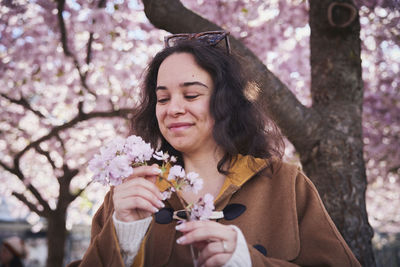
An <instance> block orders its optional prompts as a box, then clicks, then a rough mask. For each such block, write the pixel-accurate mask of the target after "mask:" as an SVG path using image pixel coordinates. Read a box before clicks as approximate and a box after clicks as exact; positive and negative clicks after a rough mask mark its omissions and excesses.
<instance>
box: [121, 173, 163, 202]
mask: <svg viewBox="0 0 400 267" xmlns="http://www.w3.org/2000/svg"><path fill="white" fill-rule="evenodd" d="M136 187H140V188H144V189H146V190H149V191H150V192H152V193H153V194H154V195H155V196H156V197H157V198H158V199H159V200H162V198H163V196H162V194H161V192H160V190H159V189H158V187H157V186H156V185H155V184H154V183H152V182H150V181H147V180H146V179H144V178H136V179H133V180H130V181H127V182H125V183H122V184H120V185H118V186H116V187H115V188H114V194H118V195H121V196H129V195H130V192H131V191H132V190H133V188H136Z"/></svg>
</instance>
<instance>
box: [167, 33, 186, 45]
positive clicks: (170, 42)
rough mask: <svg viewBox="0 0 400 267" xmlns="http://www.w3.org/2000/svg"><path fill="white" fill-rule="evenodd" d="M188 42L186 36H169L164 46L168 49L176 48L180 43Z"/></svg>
mask: <svg viewBox="0 0 400 267" xmlns="http://www.w3.org/2000/svg"><path fill="white" fill-rule="evenodd" d="M186 40H188V37H187V36H171V37H170V38H168V40H167V43H166V45H167V46H168V47H172V46H176V45H178V44H179V43H180V42H182V41H186Z"/></svg>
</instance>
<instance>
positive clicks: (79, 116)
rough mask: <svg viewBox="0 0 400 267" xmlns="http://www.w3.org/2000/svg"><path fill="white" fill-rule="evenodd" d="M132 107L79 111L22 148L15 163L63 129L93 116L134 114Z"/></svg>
mask: <svg viewBox="0 0 400 267" xmlns="http://www.w3.org/2000/svg"><path fill="white" fill-rule="evenodd" d="M132 112H133V111H132V110H131V109H119V110H112V111H102V112H92V113H83V112H82V113H78V114H77V115H76V116H75V117H74V118H73V119H72V120H70V121H69V122H67V123H65V124H63V125H60V126H56V127H54V128H52V129H51V130H50V132H49V133H48V134H47V135H44V136H42V137H41V138H39V139H37V140H36V141H34V142H32V143H30V144H29V145H27V146H26V147H25V148H24V149H23V150H21V151H20V152H19V153H18V154H17V155H16V157H15V158H14V165H15V166H17V165H19V160H20V158H21V157H22V156H23V155H24V154H25V153H26V152H27V151H28V150H29V149H31V148H34V147H36V146H38V145H39V144H40V143H41V142H44V141H46V140H49V139H50V138H52V137H55V136H57V135H58V133H59V132H60V131H62V130H65V129H68V128H71V127H73V126H74V125H76V124H78V123H79V122H83V121H87V120H90V119H93V118H112V117H128V116H129V115H130V114H132Z"/></svg>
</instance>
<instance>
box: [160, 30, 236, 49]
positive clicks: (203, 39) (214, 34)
mask: <svg viewBox="0 0 400 267" xmlns="http://www.w3.org/2000/svg"><path fill="white" fill-rule="evenodd" d="M228 35H229V32H226V31H208V32H199V33H178V34H172V35H168V36H165V37H164V44H165V47H173V46H176V45H178V44H179V43H182V42H185V41H191V40H194V41H198V42H200V43H202V44H205V45H209V46H216V45H217V44H218V43H219V42H221V41H222V40H224V39H225V45H226V50H227V53H228V54H230V53H231V47H230V44H229V38H228Z"/></svg>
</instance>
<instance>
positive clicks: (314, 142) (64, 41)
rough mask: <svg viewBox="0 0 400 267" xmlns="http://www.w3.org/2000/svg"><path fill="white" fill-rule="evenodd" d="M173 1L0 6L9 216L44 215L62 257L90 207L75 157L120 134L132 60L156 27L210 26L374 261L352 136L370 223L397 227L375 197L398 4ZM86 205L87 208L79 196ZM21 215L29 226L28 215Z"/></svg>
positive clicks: (57, 261)
mask: <svg viewBox="0 0 400 267" xmlns="http://www.w3.org/2000/svg"><path fill="white" fill-rule="evenodd" d="M182 3H183V4H184V5H185V6H186V7H187V8H188V9H186V8H185V7H184V6H183V5H182ZM182 3H181V2H179V1H178V0H169V1H165V0H158V1H156V0H144V1H143V5H142V3H140V2H137V1H134V0H133V1H124V0H109V1H105V0H99V1H94V0H93V1H82V0H57V1H54V2H51V1H47V0H36V1H28V0H19V1H12V0H3V1H2V2H1V6H0V104H1V107H2V112H1V114H0V116H1V120H0V154H1V157H0V166H1V167H2V168H1V169H0V172H1V175H0V179H1V182H2V184H3V185H6V186H2V187H1V189H0V192H1V194H2V195H3V196H5V197H7V196H9V195H11V194H12V195H14V196H15V197H16V198H7V200H8V201H10V202H13V203H14V204H15V206H17V205H18V204H17V199H18V200H19V201H21V203H24V204H25V206H24V207H25V208H21V207H18V208H15V209H13V212H14V213H16V214H15V215H18V213H19V215H21V214H23V213H26V212H27V209H29V210H30V211H32V212H33V213H34V214H37V215H39V216H41V217H43V218H46V220H47V231H48V237H49V242H48V245H49V246H48V247H49V252H48V263H47V264H48V266H61V265H62V260H63V255H64V252H63V246H62V244H63V243H64V242H65V238H66V228H68V227H70V226H71V224H72V223H79V222H81V221H82V219H87V220H90V215H92V214H93V212H94V211H95V210H96V207H97V206H98V204H99V203H100V202H101V198H102V196H103V194H104V190H103V189H102V187H99V186H97V185H96V184H92V183H90V174H89V173H88V172H87V171H86V166H87V163H88V160H89V159H90V158H92V156H93V154H94V153H95V152H97V150H98V148H99V147H100V146H101V145H102V144H103V143H104V142H105V141H107V140H109V139H111V138H113V137H115V136H116V135H120V136H126V135H127V133H128V128H129V123H128V121H129V116H130V114H131V112H132V110H131V108H133V107H134V106H135V104H136V103H137V100H138V98H137V97H138V94H139V93H138V85H139V81H140V78H141V74H142V71H143V67H144V66H145V65H146V62H147V61H148V58H149V57H150V56H152V55H154V53H155V52H156V51H158V50H159V49H160V48H161V47H162V37H163V35H165V34H166V32H165V31H162V30H158V29H157V28H160V29H164V30H166V31H168V32H173V33H176V32H195V31H203V30H211V29H218V28H219V27H223V28H225V29H227V30H229V31H230V32H231V35H232V36H233V37H235V39H234V40H232V44H233V50H235V51H239V52H241V53H242V54H243V55H245V57H246V60H247V65H246V66H247V67H248V69H249V70H250V71H251V72H252V73H253V74H254V75H255V76H254V79H255V80H256V81H257V82H258V84H259V87H260V92H259V94H258V95H253V96H254V97H255V99H257V100H258V101H259V102H260V103H261V104H263V106H264V107H265V108H266V111H267V112H268V113H269V114H271V115H272V117H273V118H274V119H275V120H276V121H277V123H278V124H279V126H280V127H281V128H282V130H283V132H284V133H285V134H286V135H287V137H288V139H289V140H290V141H291V142H292V143H293V144H294V147H295V148H296V150H297V153H298V154H299V158H300V160H301V163H302V165H303V168H304V169H305V171H306V173H307V174H308V175H309V176H310V177H311V178H312V179H313V181H314V182H315V183H316V185H317V187H318V190H319V191H320V194H321V196H322V198H323V200H324V202H325V205H326V206H327V208H328V210H329V212H330V214H331V216H332V217H333V219H334V221H335V223H336V225H337V226H338V228H339V229H340V231H341V232H342V234H343V235H344V237H345V238H346V240H347V241H348V243H349V245H350V246H351V247H352V249H353V251H354V252H355V253H356V255H357V256H358V257H359V258H360V259H362V262H363V263H364V265H365V266H373V264H374V263H373V256H372V253H371V246H370V238H371V234H372V232H371V228H370V226H369V224H368V220H367V213H366V210H365V198H364V194H365V189H366V174H365V169H364V166H365V165H364V162H363V156H362V155H363V150H362V148H363V141H364V143H365V145H366V146H365V150H364V151H365V160H366V163H367V164H366V167H367V172H366V173H367V176H368V182H369V183H370V184H371V185H372V187H371V189H370V190H369V191H368V196H370V200H371V201H370V203H371V209H370V210H369V213H370V220H371V223H374V226H375V227H384V228H382V229H385V230H390V229H392V230H393V229H398V225H396V224H395V223H390V221H394V222H395V221H396V217H395V216H399V214H400V213H399V212H398V210H396V207H394V205H385V203H387V201H393V200H397V201H398V199H399V196H398V195H396V194H393V193H391V192H396V189H393V188H398V185H399V166H400V149H398V144H399V143H400V142H399V140H398V138H399V137H398V132H399V130H400V118H399V114H400V112H399V109H400V105H399V102H400V99H399V98H400V97H399V93H398V90H397V91H396V90H395V89H396V88H397V89H398V84H399V77H400V76H399V75H398V72H399V60H398V57H399V52H398V51H399V48H398V47H399V46H398V42H399V40H398V39H396V36H398V29H397V28H395V26H396V25H398V20H399V17H400V16H399V12H398V9H397V10H396V6H395V5H396V3H398V2H396V1H389V0H370V1H358V2H357V1H356V4H357V5H356V6H354V5H353V4H352V1H333V0H319V1H316V0H314V1H310V4H309V6H308V5H307V3H305V1H300V0H284V1H277V0H271V1H268V2H266V1H261V0H252V1H244V0H231V1H226V0H213V1H211V0H184V1H182ZM343 3H344V4H343ZM200 4H201V5H200ZM397 8H398V6H397ZM190 9H191V10H193V11H196V12H197V13H198V14H200V15H201V16H203V17H204V18H207V19H204V18H202V17H200V16H199V15H197V14H195V13H193V12H192V11H191V10H190ZM354 10H355V13H354ZM143 11H145V12H143ZM145 13H146V15H147V17H148V19H147V18H146V16H145ZM358 14H359V16H360V17H359V16H358ZM308 18H309V19H308ZM148 20H150V22H151V23H150V22H149V21H148ZM152 24H153V25H155V27H156V28H155V27H154V26H153V25H152ZM217 24H218V25H220V26H217ZM360 24H361V25H360ZM360 27H361V33H360ZM359 37H361V38H362V40H363V43H360V41H359ZM309 39H310V41H311V42H309ZM360 46H362V47H363V50H362V53H361V54H360V49H359V48H360ZM396 56H397V60H396ZM360 58H362V59H363V65H361V62H360ZM310 59H311V64H310V63H309V62H310ZM361 67H362V69H361ZM362 71H363V80H364V88H365V95H364V105H363V106H362V100H363V84H362V80H361V72H362ZM273 73H274V74H273ZM278 77H279V78H278ZM362 110H364V113H362ZM361 116H363V118H364V122H363V127H364V133H362V128H361ZM362 135H364V139H362ZM96 192H97V193H96ZM382 194H383V195H385V198H386V199H385V198H383V197H382V196H381V195H382ZM385 201H386V202H385ZM91 202H95V203H97V205H95V206H91V205H90V204H89V205H86V204H83V203H91ZM13 203H11V205H12V204H13ZM382 205H385V209H384V212H383V211H382V210H383V209H382V208H381V207H382ZM68 207H69V208H68ZM67 211H68V216H67ZM83 214H88V215H87V216H83ZM371 214H372V215H371ZM29 220H30V221H31V222H32V223H34V224H36V226H38V224H39V223H40V221H39V220H38V216H35V215H32V214H31V215H30V217H29ZM397 221H399V220H398V217H397ZM396 227H397V228H396Z"/></svg>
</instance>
